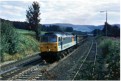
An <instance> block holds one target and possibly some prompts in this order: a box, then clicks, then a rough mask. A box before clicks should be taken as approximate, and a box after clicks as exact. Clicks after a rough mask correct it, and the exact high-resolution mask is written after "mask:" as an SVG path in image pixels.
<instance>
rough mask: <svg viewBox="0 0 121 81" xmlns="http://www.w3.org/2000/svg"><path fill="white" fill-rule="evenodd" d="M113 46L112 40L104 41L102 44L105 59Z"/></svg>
mask: <svg viewBox="0 0 121 81" xmlns="http://www.w3.org/2000/svg"><path fill="white" fill-rule="evenodd" d="M111 44H112V41H111V40H110V39H107V40H103V41H102V42H101V44H100V47H101V49H102V53H103V57H106V56H107V54H109V52H110V50H109V49H110V46H111Z"/></svg>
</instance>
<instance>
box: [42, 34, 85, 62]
mask: <svg viewBox="0 0 121 81" xmlns="http://www.w3.org/2000/svg"><path fill="white" fill-rule="evenodd" d="M82 39H83V38H82V37H81V36H77V35H72V34H65V33H56V32H49V33H45V34H44V35H42V36H41V44H40V52H41V53H40V56H41V58H42V59H44V60H46V61H49V60H59V59H60V57H61V56H62V55H63V54H64V53H65V54H68V53H69V52H70V51H72V50H73V49H74V48H76V47H78V46H79V44H80V41H81V40H82Z"/></svg>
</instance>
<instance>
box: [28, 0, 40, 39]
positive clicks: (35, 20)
mask: <svg viewBox="0 0 121 81" xmlns="http://www.w3.org/2000/svg"><path fill="white" fill-rule="evenodd" d="M39 9H40V6H39V3H38V2H36V1H34V2H33V4H32V6H31V7H29V10H27V11H26V12H27V14H26V17H27V22H28V23H29V27H30V29H31V30H33V31H35V32H36V39H37V40H39V39H40V37H39V34H41V31H40V28H38V25H39V22H40V17H39V16H40V10H39Z"/></svg>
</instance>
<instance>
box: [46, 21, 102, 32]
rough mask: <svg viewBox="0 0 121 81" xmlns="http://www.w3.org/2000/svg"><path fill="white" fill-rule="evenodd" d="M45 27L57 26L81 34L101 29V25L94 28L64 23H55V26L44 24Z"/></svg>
mask: <svg viewBox="0 0 121 81" xmlns="http://www.w3.org/2000/svg"><path fill="white" fill-rule="evenodd" d="M44 25H45V26H49V25H58V26H60V27H72V28H73V29H74V30H78V31H82V32H91V31H93V30H94V29H100V30H102V29H103V25H100V26H94V25H73V24H64V23H56V24H44Z"/></svg>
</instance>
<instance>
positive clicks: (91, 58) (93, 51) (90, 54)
mask: <svg viewBox="0 0 121 81" xmlns="http://www.w3.org/2000/svg"><path fill="white" fill-rule="evenodd" d="M96 57H97V42H96V41H95V40H92V44H91V46H90V48H89V50H88V51H87V52H85V53H84V55H83V56H82V58H83V59H82V62H81V65H80V66H79V68H78V69H77V71H76V73H75V75H74V76H73V78H72V80H79V77H80V75H81V72H80V70H82V69H84V68H85V67H90V66H86V64H88V65H93V67H92V68H91V67H90V68H91V69H92V72H93V73H94V71H95V68H94V66H95V63H96ZM93 73H92V74H93ZM77 77H78V78H77ZM92 77H93V76H92ZM80 79H83V78H80Z"/></svg>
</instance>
